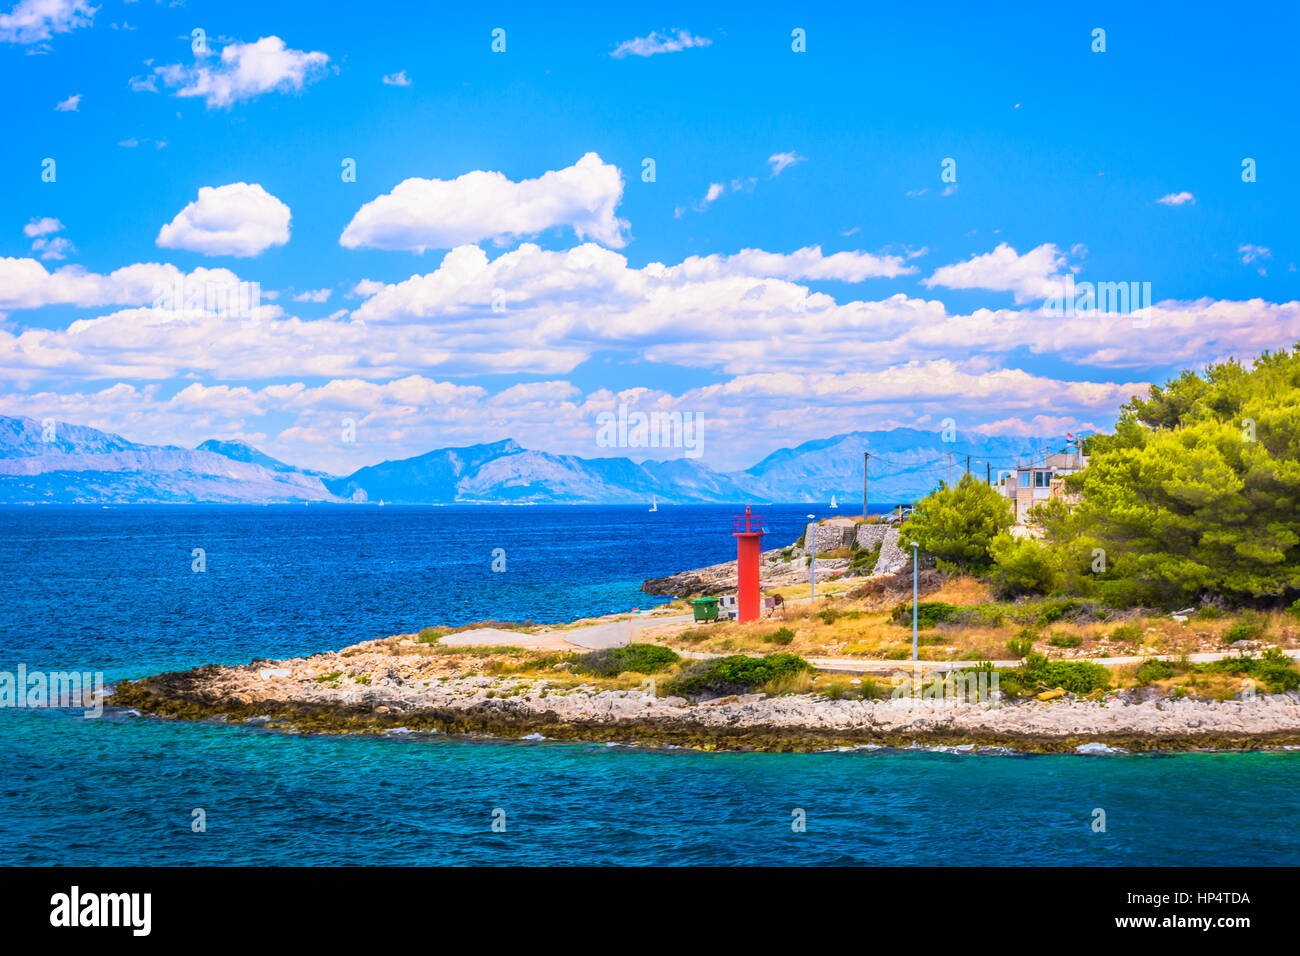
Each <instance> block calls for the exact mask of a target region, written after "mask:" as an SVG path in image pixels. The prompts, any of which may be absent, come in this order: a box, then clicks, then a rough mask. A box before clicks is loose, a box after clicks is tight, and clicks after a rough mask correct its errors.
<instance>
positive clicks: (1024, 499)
mask: <svg viewBox="0 0 1300 956" xmlns="http://www.w3.org/2000/svg"><path fill="white" fill-rule="evenodd" d="M1087 464H1088V458H1087V456H1086V455H1078V454H1073V453H1062V454H1057V455H1047V456H1046V458H1045V460H1044V461H1043V462H1041V463H1035V464H1031V465H1020V464H1017V465H1016V469H1015V471H1009V472H1007V473H1006V474H1005V475H1004V476H1003V479H1002V486H1001V491H1002V494H1003V495H1005V496H1006V497H1007V498H1008V499H1009V501H1010V503H1011V506H1012V507H1013V508H1014V509H1015V519H1016V524H1024V523H1025V521H1026V519H1027V518H1028V516H1029V512H1030V510H1031V509H1033V508H1035V507H1037V506H1038V505H1040V504H1042V503H1043V502H1044V501H1047V500H1049V499H1051V498H1063V499H1065V500H1067V501H1068V500H1070V499H1071V498H1072V497H1073V496H1072V495H1070V494H1069V493H1067V492H1066V490H1065V481H1064V479H1065V476H1066V475H1072V474H1074V473H1075V472H1078V471H1082V470H1083V469H1084V468H1085V467H1087Z"/></svg>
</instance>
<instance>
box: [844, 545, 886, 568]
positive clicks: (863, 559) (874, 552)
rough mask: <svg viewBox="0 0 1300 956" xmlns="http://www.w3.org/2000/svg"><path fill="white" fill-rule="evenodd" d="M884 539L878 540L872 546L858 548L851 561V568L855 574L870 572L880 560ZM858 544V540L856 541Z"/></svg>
mask: <svg viewBox="0 0 1300 956" xmlns="http://www.w3.org/2000/svg"><path fill="white" fill-rule="evenodd" d="M882 544H884V542H883V541H877V542H876V543H875V544H873V545H872V546H871V547H870V548H857V549H856V550H855V551H854V552H853V558H852V560H850V561H849V570H850V571H852V572H853V573H854V574H870V573H871V572H872V571H873V570H874V569H875V567H876V562H877V561H879V560H880V547H881V545H882ZM855 546H856V542H855Z"/></svg>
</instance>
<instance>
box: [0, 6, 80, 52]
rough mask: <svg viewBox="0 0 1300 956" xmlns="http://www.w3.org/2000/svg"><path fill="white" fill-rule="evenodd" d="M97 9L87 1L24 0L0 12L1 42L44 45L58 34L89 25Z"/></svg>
mask: <svg viewBox="0 0 1300 956" xmlns="http://www.w3.org/2000/svg"><path fill="white" fill-rule="evenodd" d="M98 9H99V8H98V7H92V6H91V5H90V4H89V3H88V2H86V0H22V2H21V3H19V4H17V5H16V6H15V7H14V8H13V9H12V10H10V11H9V12H8V13H0V43H21V44H31V43H43V42H44V41H46V40H49V39H51V38H52V37H53V35H54V34H56V33H68V32H69V31H71V30H75V29H76V28H77V27H88V26H90V24H91V22H92V20H93V19H94V16H95V12H96V11H97V10H98Z"/></svg>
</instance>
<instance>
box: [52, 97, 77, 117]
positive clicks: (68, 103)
mask: <svg viewBox="0 0 1300 956" xmlns="http://www.w3.org/2000/svg"><path fill="white" fill-rule="evenodd" d="M80 105H81V94H80V93H74V94H73V95H72V96H69V97H68V98H67V99H66V100H62V101H60V102H58V103H55V104H54V108H55V110H57V111H58V112H60V113H75V112H77V107H78V106H80Z"/></svg>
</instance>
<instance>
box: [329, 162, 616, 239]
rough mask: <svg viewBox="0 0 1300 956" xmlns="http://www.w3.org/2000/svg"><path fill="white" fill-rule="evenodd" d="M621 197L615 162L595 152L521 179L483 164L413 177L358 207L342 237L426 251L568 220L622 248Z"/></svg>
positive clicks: (579, 231) (583, 232)
mask: <svg viewBox="0 0 1300 956" xmlns="http://www.w3.org/2000/svg"><path fill="white" fill-rule="evenodd" d="M622 198H623V176H622V174H621V173H620V172H619V169H618V167H617V166H612V165H610V164H608V163H605V162H603V161H602V160H601V158H600V157H599V156H597V155H596V154H595V153H587V154H586V155H585V156H583V157H582V158H581V159H580V160H578V162H576V163H574V164H573V165H572V166H569V167H568V168H566V169H560V170H553V171H551V172H547V173H545V174H543V175H542V176H540V177H538V178H537V179H525V180H522V181H520V182H514V181H512V180H510V179H508V178H506V176H505V175H503V174H502V173H499V172H484V171H482V170H474V171H473V172H468V173H465V174H464V175H462V176H458V177H457V178H455V179H451V180H442V179H417V178H412V179H407V180H404V181H403V182H401V183H399V184H398V185H397V186H396V187H395V188H394V189H393V191H392V192H390V193H386V194H384V195H382V196H379V197H377V198H375V199H372V200H371V201H370V202H368V203H366V204H365V205H364V206H362V207H361V208H360V209H359V210H357V213H356V215H355V216H353V217H352V221H351V222H349V223H348V225H347V228H346V229H344V230H343V235H342V236H340V237H339V243H340V244H341V245H343V246H346V247H347V248H349V249H356V248H359V247H363V246H368V247H372V248H376V249H393V250H407V251H411V252H424V251H425V250H426V249H451V248H454V247H455V246H459V245H462V244H464V243H471V242H480V241H482V240H484V239H494V240H497V241H498V242H505V241H508V240H510V239H512V238H514V237H518V236H529V235H535V234H537V233H540V232H544V231H545V230H547V229H552V228H555V227H564V226H567V227H569V228H571V229H572V230H573V231H574V233H575V234H576V235H577V236H578V238H580V239H581V238H585V237H587V236H590V237H591V238H592V239H595V240H596V241H597V242H600V243H603V244H604V245H607V246H613V247H615V248H621V247H622V246H624V245H626V243H627V239H626V238H625V236H624V231H625V230H626V229H627V228H628V223H627V222H626V221H624V220H622V219H619V218H618V217H617V216H616V215H615V210H616V208H617V207H618V204H619V202H620V201H621V200H622Z"/></svg>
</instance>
